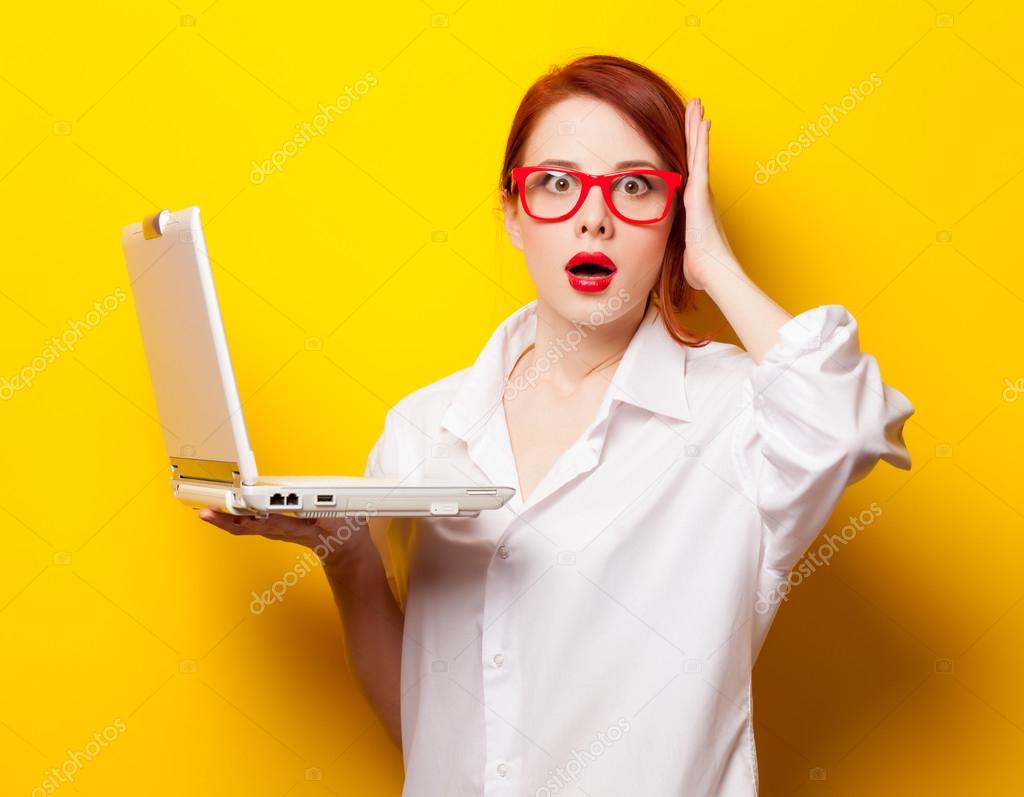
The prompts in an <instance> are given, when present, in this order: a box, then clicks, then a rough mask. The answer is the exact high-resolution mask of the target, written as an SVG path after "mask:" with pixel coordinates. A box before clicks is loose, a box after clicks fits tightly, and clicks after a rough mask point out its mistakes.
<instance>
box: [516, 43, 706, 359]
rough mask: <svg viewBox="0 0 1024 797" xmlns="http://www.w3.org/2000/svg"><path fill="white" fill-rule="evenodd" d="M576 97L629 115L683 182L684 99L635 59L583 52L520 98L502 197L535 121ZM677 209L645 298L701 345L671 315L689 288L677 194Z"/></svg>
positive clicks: (684, 339) (677, 333)
mask: <svg viewBox="0 0 1024 797" xmlns="http://www.w3.org/2000/svg"><path fill="white" fill-rule="evenodd" d="M580 95H587V96H591V97H594V98H596V99H598V100H603V101H604V102H606V103H608V104H609V105H611V106H613V107H614V108H615V109H616V110H618V111H619V112H620V113H621V114H622V115H623V116H625V117H626V118H627V119H629V120H630V121H631V122H632V123H633V124H634V125H635V126H636V128H637V129H638V130H640V131H641V132H642V133H643V135H645V136H646V138H647V140H648V141H649V142H650V143H651V146H652V147H654V149H655V150H656V151H657V152H658V154H659V155H660V156H661V157H662V159H663V160H664V161H665V162H666V163H667V164H668V168H669V169H670V170H671V171H676V172H680V173H681V174H682V175H683V181H684V183H685V180H686V177H687V170H686V135H685V132H684V131H685V129H686V128H685V123H684V122H685V111H686V104H685V102H684V101H683V98H682V97H681V96H680V95H679V93H678V92H677V91H676V90H675V89H674V88H673V87H672V85H671V84H669V83H668V81H666V80H665V79H664V78H662V77H661V76H660V75H658V74H656V73H655V72H653V71H651V70H650V69H648V68H647V67H645V66H642V65H641V64H638V63H636V62H635V61H630V60H627V59H625V58H619V57H617V56H614V55H588V56H583V57H582V58H577V59H576V60H574V61H572V62H570V63H568V64H566V65H565V66H561V67H559V66H553V67H552V68H551V69H550V70H549V71H548V72H547V74H545V75H542V76H541V77H540V78H538V79H537V80H536V81H535V82H534V84H533V85H532V86H530V88H529V89H528V90H527V92H526V94H525V95H524V96H523V99H522V101H521V102H520V103H519V108H518V110H517V111H516V115H515V118H514V119H513V120H512V129H511V130H510V131H509V135H508V143H507V144H506V146H505V161H504V163H503V164H502V167H501V181H500V183H501V184H500V191H501V196H502V197H503V198H508V197H511V196H512V193H513V192H514V191H515V188H516V187H515V184H514V181H513V180H512V169H513V168H514V167H516V166H520V165H523V164H521V163H519V161H520V159H521V158H522V156H523V149H524V147H525V146H526V141H527V139H528V138H529V137H530V133H531V132H532V130H533V128H534V126H535V125H536V122H537V119H538V118H539V117H540V115H541V114H542V113H543V112H544V111H546V110H547V109H548V108H549V107H551V106H552V105H555V104H556V103H558V102H561V101H562V100H564V99H567V98H569V97H574V96H580ZM678 207H679V212H677V213H676V214H675V219H674V220H673V222H672V229H671V230H670V231H669V236H668V241H667V243H666V244H665V256H664V258H663V259H662V261H661V274H660V276H659V278H658V282H657V284H656V285H655V287H654V288H653V289H652V291H651V294H652V295H651V296H648V301H651V300H652V299H653V300H655V301H657V303H658V305H659V311H660V314H661V318H662V321H664V323H665V326H666V328H667V329H668V331H669V333H671V335H672V337H673V338H675V340H677V341H678V342H679V343H681V344H683V345H686V346H704V345H706V344H707V343H708V342H709V341H710V340H712V337H710V336H707V337H705V336H701V335H698V334H696V333H693V332H690V331H689V330H687V329H685V328H684V327H682V326H681V325H680V324H679V321H678V319H677V318H676V314H677V313H679V312H681V311H682V310H683V309H684V308H686V307H687V306H690V304H691V301H690V300H691V298H692V297H691V294H692V292H693V288H691V287H690V286H689V285H688V284H687V282H686V278H685V276H684V275H683V250H684V248H685V238H684V230H685V224H686V211H685V208H683V206H682V197H680V200H679V203H678ZM665 297H667V299H668V301H665V300H664V298H665Z"/></svg>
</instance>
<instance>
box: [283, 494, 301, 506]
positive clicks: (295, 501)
mask: <svg viewBox="0 0 1024 797" xmlns="http://www.w3.org/2000/svg"><path fill="white" fill-rule="evenodd" d="M285 503H286V504H287V505H288V506H298V505H299V496H298V495H297V494H296V493H288V499H287V501H285Z"/></svg>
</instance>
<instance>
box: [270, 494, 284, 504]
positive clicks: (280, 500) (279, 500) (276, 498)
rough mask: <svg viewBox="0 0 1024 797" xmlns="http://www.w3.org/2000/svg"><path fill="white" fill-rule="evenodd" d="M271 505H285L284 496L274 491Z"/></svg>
mask: <svg viewBox="0 0 1024 797" xmlns="http://www.w3.org/2000/svg"><path fill="white" fill-rule="evenodd" d="M270 505H271V506H284V496H283V495H281V493H274V494H273V495H272V496H270Z"/></svg>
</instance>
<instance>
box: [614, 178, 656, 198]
mask: <svg viewBox="0 0 1024 797" xmlns="http://www.w3.org/2000/svg"><path fill="white" fill-rule="evenodd" d="M615 190H616V191H622V192H623V193H624V194H627V195H628V196H640V195H641V194H646V193H647V192H648V191H650V190H651V184H650V183H649V182H648V181H647V179H646V178H644V177H643V176H642V175H639V174H630V175H627V176H625V177H622V178H620V179H619V180H617V181H616V182H615Z"/></svg>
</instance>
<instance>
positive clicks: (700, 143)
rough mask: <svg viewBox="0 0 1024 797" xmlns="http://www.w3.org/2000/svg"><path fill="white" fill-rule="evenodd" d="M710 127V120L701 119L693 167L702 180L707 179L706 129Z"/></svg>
mask: <svg viewBox="0 0 1024 797" xmlns="http://www.w3.org/2000/svg"><path fill="white" fill-rule="evenodd" d="M710 129H711V120H710V119H705V120H703V121H702V122H701V125H700V132H699V134H698V135H697V154H696V156H695V157H694V159H693V164H694V168H695V169H696V171H697V173H698V174H699V175H701V177H702V178H703V179H704V180H707V177H708V137H709V136H708V131H709V130H710Z"/></svg>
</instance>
